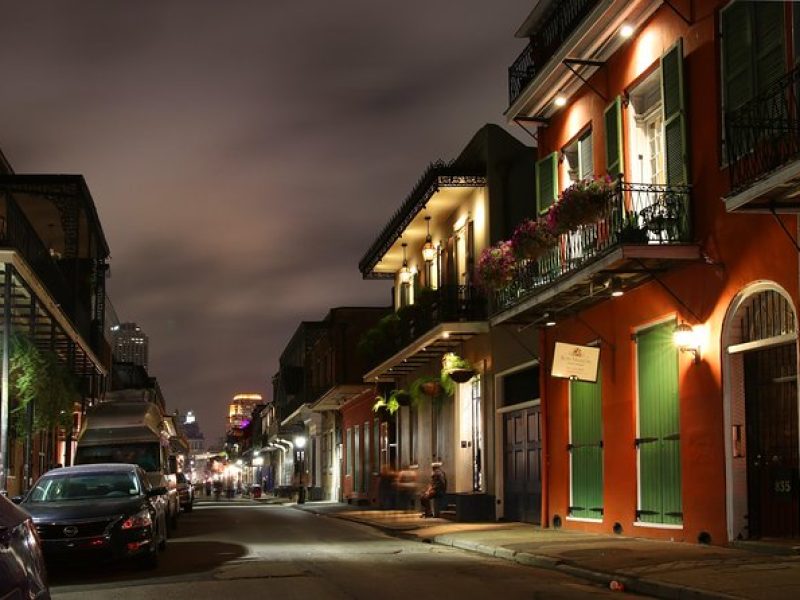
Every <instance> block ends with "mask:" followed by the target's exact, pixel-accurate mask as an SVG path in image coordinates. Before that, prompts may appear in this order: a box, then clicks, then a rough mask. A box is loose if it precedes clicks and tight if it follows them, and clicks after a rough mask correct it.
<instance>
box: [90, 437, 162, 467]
mask: <svg viewBox="0 0 800 600" xmlns="http://www.w3.org/2000/svg"><path fill="white" fill-rule="evenodd" d="M160 452H161V448H160V446H159V445H158V443H155V442H154V443H152V444H115V445H113V446H111V445H109V446H78V453H77V455H76V456H75V463H76V464H79V465H96V464H100V463H128V464H134V465H139V466H140V467H142V469H144V470H145V471H147V472H152V471H158V468H159V464H160V461H159V456H160Z"/></svg>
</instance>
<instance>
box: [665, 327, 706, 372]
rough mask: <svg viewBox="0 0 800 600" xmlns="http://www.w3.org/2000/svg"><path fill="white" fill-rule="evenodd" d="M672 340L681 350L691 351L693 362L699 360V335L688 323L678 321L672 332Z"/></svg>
mask: <svg viewBox="0 0 800 600" xmlns="http://www.w3.org/2000/svg"><path fill="white" fill-rule="evenodd" d="M672 341H673V342H674V343H675V345H676V346H677V347H678V350H680V351H681V352H691V353H692V354H693V355H694V362H695V363H699V362H700V336H699V334H698V332H697V331H696V330H695V328H694V327H692V326H691V325H689V324H688V323H679V324H678V326H677V327H676V328H675V332H674V333H673V334H672Z"/></svg>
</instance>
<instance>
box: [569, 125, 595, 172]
mask: <svg viewBox="0 0 800 600" xmlns="http://www.w3.org/2000/svg"><path fill="white" fill-rule="evenodd" d="M563 152H564V159H565V160H566V163H567V175H568V179H569V183H570V184H573V183H576V182H578V181H581V180H582V179H586V178H587V177H591V176H592V175H594V164H593V154H592V131H591V129H590V130H589V131H587V132H585V133H584V134H583V135H581V136H580V138H578V139H577V140H575V141H574V142H572V143H571V144H570V145H569V146H567V147H565V148H564V150H563Z"/></svg>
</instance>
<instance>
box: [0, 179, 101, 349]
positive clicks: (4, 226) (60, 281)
mask: <svg viewBox="0 0 800 600" xmlns="http://www.w3.org/2000/svg"><path fill="white" fill-rule="evenodd" d="M0 246H5V247H8V248H13V249H14V250H16V251H17V252H19V254H20V255H21V256H22V257H23V258H24V259H25V261H26V262H27V263H28V265H30V267H31V268H32V269H33V271H34V272H35V273H36V275H37V277H39V279H41V281H42V283H43V284H44V286H45V287H46V288H47V290H48V291H49V292H50V294H51V295H52V296H53V298H54V299H55V301H56V302H57V303H58V304H59V305H60V307H61V310H63V311H64V313H65V314H66V315H67V316H68V317H69V318H70V320H71V321H72V323H73V325H75V327H76V329H77V330H78V332H79V333H80V334H81V336H82V337H83V338H84V340H86V341H87V342H89V343H91V344H92V345H93V347H95V350H98V347H97V345H96V344H95V342H96V340H95V339H94V337H95V336H93V335H92V333H93V332H92V318H91V312H90V309H89V307H88V306H85V305H83V304H82V303H79V302H77V301H76V299H75V298H76V297H75V294H73V293H70V292H71V289H70V286H69V284H68V283H67V278H66V277H65V275H64V273H63V272H62V270H61V269H60V268H59V266H58V264H57V263H56V261H55V260H54V259H53V257H52V256H51V255H50V252H49V250H48V249H47V248H46V247H45V245H44V243H43V242H42V240H41V239H40V238H39V236H38V234H37V233H36V230H35V229H34V227H33V225H31V223H30V221H28V219H27V217H26V216H25V213H24V212H23V211H22V210H21V209H20V208H19V206H18V205H17V203H16V201H14V199H13V198H11V197H10V196H7V195H6V196H4V197H2V198H0Z"/></svg>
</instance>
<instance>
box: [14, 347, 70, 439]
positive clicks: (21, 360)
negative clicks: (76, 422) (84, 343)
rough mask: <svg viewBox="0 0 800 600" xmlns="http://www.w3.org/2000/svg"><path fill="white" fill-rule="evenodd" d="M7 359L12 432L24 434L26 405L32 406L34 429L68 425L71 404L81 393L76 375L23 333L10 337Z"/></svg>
mask: <svg viewBox="0 0 800 600" xmlns="http://www.w3.org/2000/svg"><path fill="white" fill-rule="evenodd" d="M9 359H10V360H9V367H10V372H9V376H10V377H9V380H10V391H11V394H12V397H13V400H14V404H15V407H14V408H13V409H12V410H11V418H12V426H13V427H14V429H15V431H16V432H17V433H18V434H20V435H25V434H26V433H27V422H26V419H25V415H26V412H27V409H28V406H32V407H33V430H34V431H42V430H46V429H51V428H53V427H71V426H72V412H73V409H74V404H75V402H76V401H77V400H79V399H80V393H79V392H78V385H77V381H76V378H75V376H74V375H73V374H72V372H71V371H70V370H69V369H68V368H67V367H66V365H64V364H63V363H62V362H61V361H60V360H59V358H58V356H57V355H56V354H55V353H53V352H51V351H48V350H44V351H43V350H40V349H39V348H38V347H37V346H36V345H35V344H34V343H33V342H32V341H31V340H30V339H29V338H27V337H25V336H22V335H15V336H14V337H13V338H12V339H11V356H10V357H9ZM31 403H32V404H31ZM31 433H33V432H31Z"/></svg>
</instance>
